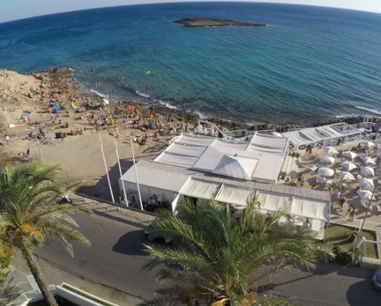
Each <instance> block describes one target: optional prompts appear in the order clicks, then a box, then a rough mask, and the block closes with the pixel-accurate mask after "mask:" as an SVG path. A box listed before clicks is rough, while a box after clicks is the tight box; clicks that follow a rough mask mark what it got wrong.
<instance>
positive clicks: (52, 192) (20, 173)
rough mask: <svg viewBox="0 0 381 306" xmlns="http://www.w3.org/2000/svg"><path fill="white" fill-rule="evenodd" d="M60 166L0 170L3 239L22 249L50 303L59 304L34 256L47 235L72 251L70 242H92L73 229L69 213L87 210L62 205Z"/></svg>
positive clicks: (0, 235) (4, 242) (24, 166)
mask: <svg viewBox="0 0 381 306" xmlns="http://www.w3.org/2000/svg"><path fill="white" fill-rule="evenodd" d="M58 175H59V169H58V168H56V167H50V166H45V165H43V164H27V165H21V166H6V167H4V168H2V169H0V229H1V230H0V241H1V244H2V245H4V244H8V245H9V246H10V247H16V248H19V249H20V250H21V251H22V254H23V257H24V258H25V260H26V261H27V263H28V266H29V268H30V271H31V273H32V274H33V276H34V278H35V280H36V282H37V284H38V286H39V288H40V290H41V292H42V294H43V296H44V298H45V301H46V303H47V304H49V305H54V306H56V305H57V303H56V301H55V299H54V297H53V295H52V293H51V291H50V290H49V287H48V284H47V283H46V281H45V279H44V277H43V275H42V273H41V270H40V267H39V266H38V263H37V261H36V259H35V257H34V255H33V250H34V248H35V247H39V246H41V245H42V244H43V243H44V241H45V238H46V237H47V236H50V237H53V238H55V239H57V240H59V241H61V242H62V243H63V245H64V246H65V247H66V249H67V250H68V251H69V252H70V253H71V254H73V249H72V245H71V244H70V242H72V241H73V242H78V243H81V244H83V245H89V244H90V243H89V241H88V240H87V239H86V238H85V237H84V236H83V235H82V234H81V233H79V232H78V231H77V230H75V229H74V228H75V227H77V224H76V223H75V221H74V219H73V218H72V217H71V216H70V215H69V214H70V213H73V212H77V211H86V212H87V210H86V209H84V208H82V207H78V206H72V205H69V204H67V205H59V204H57V201H58V199H59V198H60V197H61V196H62V194H63V192H64V189H63V188H62V187H61V186H60V185H59V184H57V183H56V182H57V178H58Z"/></svg>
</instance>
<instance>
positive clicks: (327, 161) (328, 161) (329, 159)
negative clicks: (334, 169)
mask: <svg viewBox="0 0 381 306" xmlns="http://www.w3.org/2000/svg"><path fill="white" fill-rule="evenodd" d="M320 162H321V163H324V164H334V163H335V159H334V158H333V157H330V156H322V157H320Z"/></svg>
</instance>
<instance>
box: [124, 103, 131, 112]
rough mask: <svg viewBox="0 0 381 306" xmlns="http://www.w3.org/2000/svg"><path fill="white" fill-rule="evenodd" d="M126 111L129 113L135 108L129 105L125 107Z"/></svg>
mask: <svg viewBox="0 0 381 306" xmlns="http://www.w3.org/2000/svg"><path fill="white" fill-rule="evenodd" d="M125 109H126V110H128V111H130V110H132V109H133V106H132V105H130V104H128V105H126V106H125Z"/></svg>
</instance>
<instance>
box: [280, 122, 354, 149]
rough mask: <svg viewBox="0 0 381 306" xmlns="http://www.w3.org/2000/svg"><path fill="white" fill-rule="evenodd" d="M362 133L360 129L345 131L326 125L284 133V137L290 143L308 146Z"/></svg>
mask: <svg viewBox="0 0 381 306" xmlns="http://www.w3.org/2000/svg"><path fill="white" fill-rule="evenodd" d="M360 132H361V131H360V130H358V129H354V128H352V127H351V129H348V131H345V126H344V128H343V129H338V126H335V125H324V126H319V127H316V128H315V127H314V128H305V129H301V130H296V131H290V132H285V133H282V135H283V136H284V137H287V138H288V139H289V140H290V142H292V143H293V144H295V145H298V146H300V145H307V144H312V143H314V142H319V141H322V140H329V139H334V138H339V137H343V136H346V135H349V134H357V133H360Z"/></svg>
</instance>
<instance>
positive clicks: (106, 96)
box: [90, 89, 109, 99]
mask: <svg viewBox="0 0 381 306" xmlns="http://www.w3.org/2000/svg"><path fill="white" fill-rule="evenodd" d="M90 92H92V93H93V94H96V95H97V96H98V97H102V98H105V99H109V97H108V95H104V94H102V93H100V92H99V91H96V90H94V89H90Z"/></svg>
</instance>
